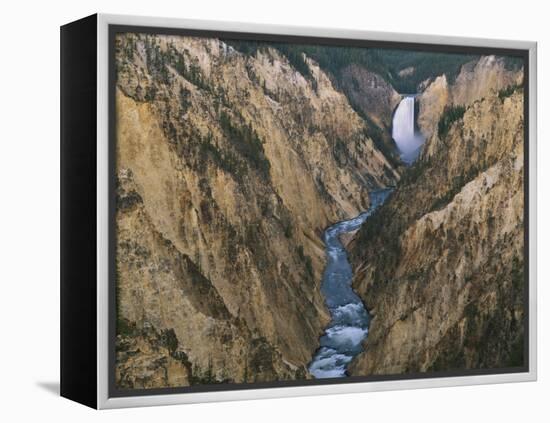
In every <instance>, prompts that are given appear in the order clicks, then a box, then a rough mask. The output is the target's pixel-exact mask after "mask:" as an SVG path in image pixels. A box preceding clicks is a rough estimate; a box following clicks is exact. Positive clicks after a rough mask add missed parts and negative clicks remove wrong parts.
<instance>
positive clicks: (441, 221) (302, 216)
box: [61, 14, 536, 408]
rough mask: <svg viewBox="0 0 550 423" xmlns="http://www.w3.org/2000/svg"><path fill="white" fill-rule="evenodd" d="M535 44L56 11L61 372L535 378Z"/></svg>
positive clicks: (275, 386) (135, 395) (297, 380)
mask: <svg viewBox="0 0 550 423" xmlns="http://www.w3.org/2000/svg"><path fill="white" fill-rule="evenodd" d="M535 128H536V44H535V43H533V42H520V41H501V40H480V39H469V38H449V37H436V36H420V35H404V34H391V33H373V32H361V31H347V30H332V29H331V30H328V29H315V28H300V27H285V26H267V25H253V24H239V23H227V22H206V21H188V20H178V19H161V18H146V17H130V16H112V15H101V14H99V15H93V16H90V17H87V18H84V19H82V20H79V21H76V22H73V23H70V24H67V25H65V26H63V27H62V28H61V192H62V198H61V222H62V230H61V393H62V395H63V396H65V397H67V398H70V399H73V400H75V401H78V402H81V403H83V404H86V405H89V406H91V407H96V408H114V407H126V406H140V405H155V404H176V403H191V402H204V401H222V400H234V399H247V398H268V397H282V396H296V395H311V394H327V393H343V392H363V391H377V390H388V389H408V388H421V387H435V386H452V385H471V384H482V383H499V382H519V381H531V380H535V379H536V339H535V335H536V321H535V316H536V275H535V258H536V251H535V245H536V215H535V208H536V207H535V204H536V203H535V192H536V189H535V182H536V181H535V175H536V167H535V164H536V133H535Z"/></svg>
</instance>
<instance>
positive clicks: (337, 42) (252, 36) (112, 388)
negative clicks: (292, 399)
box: [108, 24, 530, 398]
mask: <svg viewBox="0 0 550 423" xmlns="http://www.w3.org/2000/svg"><path fill="white" fill-rule="evenodd" d="M108 32H109V33H108V40H109V44H108V49H109V52H108V56H109V63H108V68H109V75H108V77H109V93H108V96H109V99H108V104H109V199H110V203H109V267H110V268H109V359H108V360H109V363H108V368H109V381H108V396H109V397H110V398H120V397H132V396H150V395H166V394H182V393H194V392H217V391H239V390H250V389H265V388H281V387H303V386H313V385H335V384H348V383H361V382H377V381H399V380H411V379H438V378H447V377H466V376H477V375H498V374H513V373H528V372H529V370H530V366H529V319H530V314H529V181H528V178H529V141H530V140H529V89H530V86H529V50H528V49H509V48H500V47H473V46H457V45H448V44H430V43H411V42H407V41H403V42H400V41H399V42H396V41H374V40H373V41H371V40H362V39H346V38H324V37H311V36H294V35H274V34H265V33H242V32H233V31H215V30H202V29H185V28H175V27H158V26H139V25H119V24H109V31H108ZM123 32H133V33H148V34H159V35H188V36H198V37H212V38H222V39H239V40H255V41H267V42H287V43H296V44H322V45H334V46H352V47H371V48H389V49H399V50H415V51H431V52H442V53H459V54H480V55H490V54H494V55H500V56H515V57H520V58H522V59H523V66H524V86H523V88H524V89H523V92H524V160H525V168H524V237H525V238H524V239H525V244H524V255H525V260H524V289H525V291H524V299H523V300H524V310H525V316H524V329H525V330H524V365H523V366H520V367H509V368H495V369H462V370H450V371H441V372H430V373H408V374H396V375H381V376H353V377H344V378H334V379H313V380H292V381H274V382H262V383H235V384H213V385H194V386H187V387H178V388H154V389H118V388H116V384H115V359H116V350H115V338H116V327H115V324H116V319H115V317H116V316H115V307H114V305H115V304H116V302H115V298H114V295H115V293H116V281H115V278H114V275H115V271H114V269H113V265H114V263H115V257H116V256H115V253H116V232H115V212H116V209H115V204H114V203H113V202H114V199H115V193H114V187H115V178H116V173H115V170H116V160H115V156H114V152H115V151H116V148H115V147H116V137H115V135H116V126H115V124H116V122H115V119H114V116H115V88H116V69H115V61H114V53H115V51H114V37H115V35H116V33H123Z"/></svg>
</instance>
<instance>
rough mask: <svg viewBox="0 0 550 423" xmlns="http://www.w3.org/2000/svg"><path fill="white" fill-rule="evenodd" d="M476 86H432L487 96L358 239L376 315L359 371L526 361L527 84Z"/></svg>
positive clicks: (359, 267) (359, 282)
mask: <svg viewBox="0 0 550 423" xmlns="http://www.w3.org/2000/svg"><path fill="white" fill-rule="evenodd" d="M489 60H494V59H486V60H485V61H482V62H480V63H487V62H488V61H489ZM497 63H498V61H497ZM473 69H478V66H475V67H474V68H473ZM461 75H463V74H462V73H461ZM463 80H464V75H463V76H460V77H459V78H458V79H457V84H458V85H460V84H462V82H460V81H463ZM489 80H490V81H492V79H489ZM482 81H488V80H487V79H483V80H482ZM471 82H472V83H473V85H474V88H471V87H466V88H464V87H463V88H460V89H459V88H458V86H457V87H456V88H453V89H451V90H449V89H447V90H444V89H442V87H444V86H445V79H442V78H438V79H436V80H435V81H434V83H432V88H431V90H432V93H434V92H436V90H441V96H442V97H441V98H444V96H452V98H453V99H455V100H456V101H459V100H458V99H460V101H461V102H469V100H470V99H471V98H472V97H478V96H480V95H483V97H484V98H481V99H478V100H474V101H473V102H471V104H470V105H469V106H467V108H466V111H465V113H464V115H463V117H462V118H460V119H458V120H457V121H456V122H454V123H453V124H452V126H451V128H450V129H449V131H448V133H447V134H446V135H445V136H444V137H443V139H441V140H439V142H437V143H433V145H432V149H431V154H430V155H425V156H423V157H421V158H420V160H419V162H418V163H417V164H416V165H415V166H413V167H412V168H411V169H410V170H409V171H408V172H407V173H406V174H405V175H404V177H403V180H402V181H401V183H400V186H399V187H398V189H397V190H396V191H395V192H394V193H393V195H392V197H391V198H390V199H389V200H388V201H387V203H386V204H385V205H384V206H383V207H382V208H381V209H380V210H379V211H378V212H377V214H376V215H375V216H373V217H372V218H370V219H369V220H368V221H367V223H366V224H365V225H364V226H363V228H362V229H361V230H360V231H359V234H358V236H357V238H356V239H355V240H354V241H353V242H352V243H351V245H350V246H349V248H350V250H351V260H352V263H353V267H354V269H355V279H354V287H355V288H356V289H357V291H358V292H359V294H360V295H361V296H362V298H363V299H364V301H365V303H366V304H367V308H368V309H369V310H370V312H371V313H372V315H373V320H372V321H371V325H370V330H369V335H368V339H367V342H366V350H365V352H364V353H362V354H361V355H359V356H358V357H357V358H356V360H355V361H354V362H353V363H352V364H351V366H350V368H349V371H350V373H351V374H354V375H369V374H397V373H404V372H424V371H437V370H452V369H469V368H498V367H507V366H521V365H522V363H523V335H524V333H523V328H524V326H523V318H524V310H523V289H524V278H523V240H524V232H523V211H524V192H523V182H524V179H523V178H524V167H523V163H524V156H523V134H524V132H523V131H524V129H523V124H524V122H523V91H522V89H521V88H517V89H516V90H515V91H513V92H512V93H509V94H508V95H507V96H499V95H497V93H496V92H495V91H490V92H486V91H484V93H483V94H480V91H479V90H478V89H477V88H475V87H479V82H478V80H477V79H472V80H471ZM484 83H485V82H484ZM495 84H496V85H495V86H503V84H505V82H502V81H501V82H498V83H496V82H495ZM427 98H428V97H425V98H424V100H425V101H426V99H427ZM442 103H444V101H442ZM425 104H426V103H425ZM430 107H433V104H432V105H431V106H430ZM436 136H437V135H434V137H436Z"/></svg>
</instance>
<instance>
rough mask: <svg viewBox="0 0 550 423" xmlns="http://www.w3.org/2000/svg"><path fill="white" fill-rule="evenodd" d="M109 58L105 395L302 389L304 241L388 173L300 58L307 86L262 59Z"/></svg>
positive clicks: (179, 42) (307, 286) (313, 267)
mask: <svg viewBox="0 0 550 423" xmlns="http://www.w3.org/2000/svg"><path fill="white" fill-rule="evenodd" d="M116 59H117V73H118V75H117V88H116V117H117V122H116V126H117V134H116V136H117V158H116V160H117V214H116V225H117V288H118V295H117V313H118V319H117V320H118V323H117V333H118V336H117V370H116V375H117V383H118V385H119V387H123V388H139V387H164V386H182V385H186V384H193V383H215V382H227V381H233V382H243V381H246V382H252V381H262V380H278V379H296V378H303V377H306V368H305V366H306V364H307V363H308V361H309V360H310V359H311V356H312V353H313V352H314V351H315V349H316V347H317V346H318V337H319V335H320V333H321V332H322V328H323V327H324V325H325V324H326V323H327V320H328V315H327V311H326V309H325V306H324V301H323V298H322V296H321V293H320V287H319V283H320V279H321V277H320V275H321V271H322V268H323V263H324V256H323V247H322V243H321V241H320V238H319V235H320V234H321V232H322V229H323V228H324V227H325V226H326V225H327V224H328V223H329V222H334V221H337V220H341V219H343V218H348V217H350V216H353V215H355V214H357V213H358V212H359V211H361V210H365V209H366V208H367V207H368V205H369V204H368V195H367V190H368V189H369V188H371V189H372V188H378V187H384V186H387V185H393V184H395V183H396V181H397V180H398V178H399V175H398V172H397V171H396V170H395V168H394V167H393V166H392V165H391V164H390V163H389V162H388V160H387V159H386V158H385V156H384V155H383V154H382V153H381V152H380V151H379V149H378V148H376V146H375V145H374V143H373V141H372V139H371V137H369V135H368V133H369V128H368V125H367V124H365V122H364V120H363V119H361V118H360V117H359V116H358V115H357V113H356V112H355V111H354V110H353V109H352V107H351V106H350V104H349V101H348V99H347V98H346V96H345V95H344V94H342V93H341V92H339V91H337V90H336V89H335V88H334V87H333V85H332V83H331V81H330V79H329V78H328V77H327V75H326V74H325V73H324V72H323V71H322V70H321V69H319V67H318V66H317V65H316V64H315V63H314V62H313V61H311V60H309V59H307V58H306V59H305V60H306V63H307V65H308V66H309V69H310V71H311V75H312V78H313V80H307V79H305V78H304V77H303V76H302V75H301V74H300V73H299V72H297V71H295V70H294V68H293V67H292V66H291V65H290V64H289V62H288V61H287V60H286V58H285V57H284V56H282V55H281V54H280V53H279V52H278V51H276V50H274V49H263V50H261V51H258V52H257V53H256V54H254V55H253V56H246V55H243V54H241V53H238V52H236V51H235V50H233V49H231V48H230V47H228V46H227V45H226V44H224V43H223V42H220V41H218V40H214V39H200V38H191V37H176V36H149V35H136V34H122V35H119V36H117V39H116ZM168 368H170V369H172V370H173V371H172V370H170V371H167V369H168ZM167 374H169V376H167Z"/></svg>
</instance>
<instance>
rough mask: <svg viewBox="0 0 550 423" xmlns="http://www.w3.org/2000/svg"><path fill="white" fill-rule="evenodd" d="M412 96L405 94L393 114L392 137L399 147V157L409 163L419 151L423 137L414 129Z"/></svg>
mask: <svg viewBox="0 0 550 423" xmlns="http://www.w3.org/2000/svg"><path fill="white" fill-rule="evenodd" d="M414 101H415V99H414V96H411V95H409V96H405V97H403V100H401V102H400V103H399V105H398V106H397V110H396V111H395V114H394V116H393V124H392V128H393V129H392V137H393V139H394V140H395V143H396V144H397V148H399V152H400V153H401V159H402V160H403V161H404V162H406V163H408V164H411V163H412V162H414V161H415V160H416V158H417V157H418V154H419V153H420V148H421V147H422V144H424V137H423V136H422V135H421V134H420V133H418V132H416V131H415V120H414V119H415V118H414Z"/></svg>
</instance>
